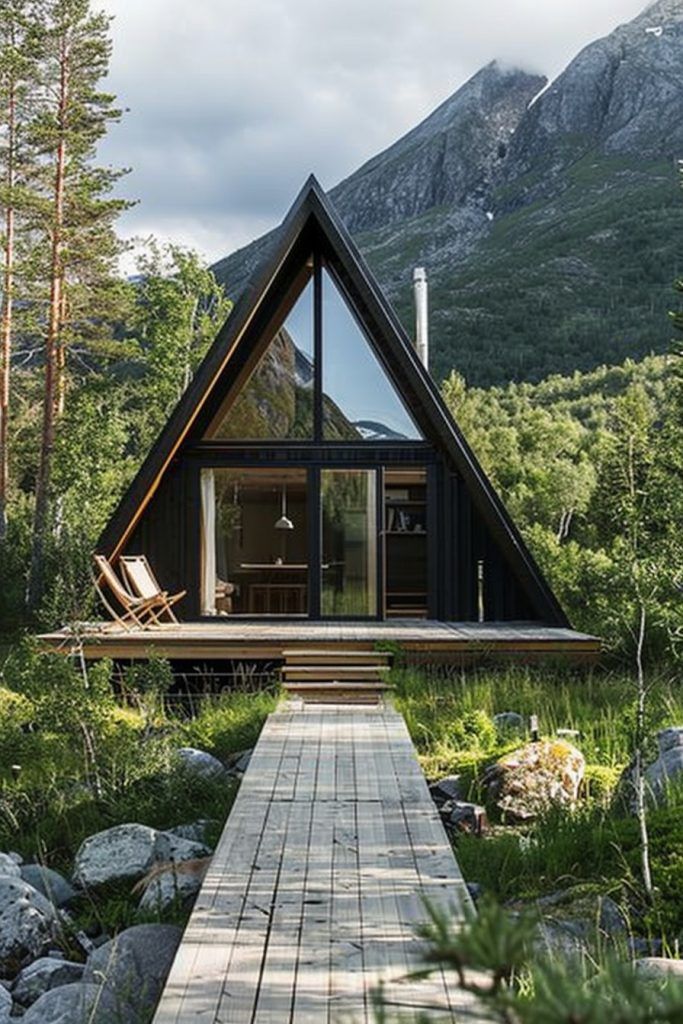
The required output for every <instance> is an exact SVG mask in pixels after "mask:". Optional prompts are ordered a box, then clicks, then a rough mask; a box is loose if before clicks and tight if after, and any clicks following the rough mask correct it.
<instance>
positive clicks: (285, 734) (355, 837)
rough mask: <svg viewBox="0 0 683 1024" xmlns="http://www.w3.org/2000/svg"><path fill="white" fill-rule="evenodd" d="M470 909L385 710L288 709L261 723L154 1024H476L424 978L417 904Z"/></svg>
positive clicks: (402, 734)
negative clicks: (384, 1010) (378, 991)
mask: <svg viewBox="0 0 683 1024" xmlns="http://www.w3.org/2000/svg"><path fill="white" fill-rule="evenodd" d="M423 897H427V898H428V899H429V900H431V901H432V902H433V903H434V904H437V905H439V906H441V907H444V908H448V909H449V910H450V912H451V913H452V914H453V915H455V916H456V917H458V916H462V912H463V907H464V906H465V905H467V904H468V903H469V894H468V892H467V888H466V886H465V883H464V882H463V879H462V876H461V874H460V871H459V868H458V866H457V864H456V861H455V858H454V856H453V853H452V850H451V847H450V845H449V843H448V840H447V838H446V835H445V833H444V830H443V827H442V825H441V822H440V820H439V817H438V814H437V812H436V810H435V808H434V805H433V803H432V801H431V799H430V796H429V792H428V790H427V785H426V783H425V780H424V777H423V775H422V773H421V771H420V768H419V765H418V763H417V759H416V757H415V752H414V750H413V747H412V744H411V741H410V738H409V736H408V732H407V729H406V727H405V724H404V721H403V719H402V717H401V716H400V715H398V714H397V713H396V712H395V711H394V710H392V709H387V708H382V707H377V708H360V707H358V708H356V707H353V706H341V705H337V706H327V707H323V708H319V707H312V706H307V707H299V708H297V707H294V706H293V705H284V706H283V707H282V708H281V709H280V710H278V711H277V712H275V713H274V714H273V715H271V716H270V718H269V719H268V722H267V723H266V725H265V727H264V729H263V732H262V734H261V738H260V739H259V742H258V745H257V747H256V749H255V751H254V754H253V756H252V759H251V763H250V765H249V769H248V771H247V773H246V775H245V778H244V779H243V781H242V785H241V787H240V790H239V794H238V796H237V800H236V802H235V805H234V807H233V810H232V812H231V814H230V817H229V819H228V822H227V825H226V827H225V831H224V832H223V836H222V838H221V840H220V843H219V845H218V848H217V850H216V852H215V855H214V858H213V861H212V864H211V868H210V870H209V873H208V875H207V878H206V880H205V882H204V885H203V887H202V889H201V892H200V894H199V896H198V898H197V902H196V904H195V908H194V911H193V913H192V916H191V918H190V921H189V923H188V926H187V929H186V931H185V934H184V937H183V940H182V943H181V945H180V948H179V950H178V953H177V956H176V959H175V962H174V964H173V967H172V969H171V973H170V976H169V979H168V982H167V985H166V988H165V990H164V993H163V995H162V997H161V1001H160V1003H159V1006H158V1009H157V1012H156V1016H155V1017H154V1024H190V1022H191V1021H203V1022H206V1024H219V1022H220V1024H262V1022H271V1024H304V1022H306V1024H332V1022H339V1024H342V1022H346V1024H360V1022H363V1024H371V1022H373V1021H374V1019H375V1018H374V1016H373V1011H372V1008H371V1005H370V991H371V989H372V988H373V987H374V986H376V985H377V984H378V983H379V982H380V981H383V982H385V998H386V999H387V1000H388V1001H389V1003H390V1010H391V1012H390V1019H398V1018H399V1017H400V1020H401V1021H405V1022H408V1021H412V1022H416V1021H417V1020H418V1018H419V1014H420V1012H424V1011H425V1010H429V1011H430V1013H432V1014H433V1016H430V1020H435V1021H437V1020H438V1021H465V1020H467V1021H473V1020H474V1021H480V1020H484V1017H483V1016H482V1015H480V1013H479V1012H478V1009H477V1007H476V1005H475V1002H474V1000H473V997H472V996H470V995H468V994H466V993H463V992H462V991H460V990H459V989H458V988H457V987H456V986H455V985H454V984H453V983H452V982H451V981H450V980H449V979H447V978H445V977H444V976H443V975H442V974H441V973H437V974H435V975H434V976H432V977H431V978H430V979H428V980H426V981H420V982H416V981H414V980H407V979H406V974H407V973H408V972H410V971H411V970H414V969H415V968H417V967H419V966H420V950H421V947H420V944H419V942H418V940H417V939H416V937H415V934H414V926H415V924H416V923H418V922H420V921H421V920H423V919H424V917H425V912H424V905H423V903H422V898H423Z"/></svg>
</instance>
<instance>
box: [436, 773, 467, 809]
mask: <svg viewBox="0 0 683 1024" xmlns="http://www.w3.org/2000/svg"><path fill="white" fill-rule="evenodd" d="M429 792H430V793H431V796H432V800H433V801H434V803H435V804H436V805H437V807H438V806H439V805H441V804H444V803H445V802H446V801H447V800H460V798H461V797H462V795H463V793H462V782H461V778H460V776H459V775H445V776H444V778H443V779H437V780H436V782H432V784H431V785H430V787H429Z"/></svg>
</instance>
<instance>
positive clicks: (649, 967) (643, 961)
mask: <svg viewBox="0 0 683 1024" xmlns="http://www.w3.org/2000/svg"><path fill="white" fill-rule="evenodd" d="M633 966H634V967H635V969H636V970H637V971H638V973H639V974H642V975H644V976H645V977H647V978H669V977H673V978H680V979H682V980H683V960H674V959H673V957H668V956H643V957H641V958H640V960H634V962H633Z"/></svg>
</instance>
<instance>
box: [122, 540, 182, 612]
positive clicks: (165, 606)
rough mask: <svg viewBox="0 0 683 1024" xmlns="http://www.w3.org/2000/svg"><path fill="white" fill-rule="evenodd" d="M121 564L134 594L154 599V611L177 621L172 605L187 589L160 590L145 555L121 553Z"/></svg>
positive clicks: (146, 598)
mask: <svg viewBox="0 0 683 1024" xmlns="http://www.w3.org/2000/svg"><path fill="white" fill-rule="evenodd" d="M121 565H122V566H123V571H124V573H125V576H126V579H127V581H128V582H129V583H130V585H131V588H132V590H133V592H134V594H135V595H136V596H137V597H139V598H142V599H145V600H149V601H152V600H154V599H156V601H157V602H158V607H156V608H155V613H156V612H158V614H159V615H168V617H169V619H170V620H171V622H177V621H178V620H177V618H176V617H175V614H174V612H173V610H172V609H173V605H174V604H176V602H177V601H180V599H181V597H185V594H186V593H187V591H186V590H180V591H179V592H178V593H177V594H169V593H168V592H167V591H166V590H162V589H161V587H160V585H159V582H158V581H157V578H156V576H155V575H154V573H153V572H152V567H151V565H150V564H149V562H148V561H147V558H146V557H145V555H122V556H121Z"/></svg>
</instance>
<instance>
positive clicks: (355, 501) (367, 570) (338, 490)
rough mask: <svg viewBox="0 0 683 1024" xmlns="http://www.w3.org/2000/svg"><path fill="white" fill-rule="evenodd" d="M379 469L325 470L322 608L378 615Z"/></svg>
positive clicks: (337, 612)
mask: <svg viewBox="0 0 683 1024" xmlns="http://www.w3.org/2000/svg"><path fill="white" fill-rule="evenodd" d="M376 479H377V478H376V473H375V471H374V470H370V469H361V470H344V469H323V470H322V473H321V481H320V487H321V497H322V543H323V550H322V554H323V566H322V613H323V615H360V616H368V615H376V614H377V580H376V571H377V515H376V508H377V505H376Z"/></svg>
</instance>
